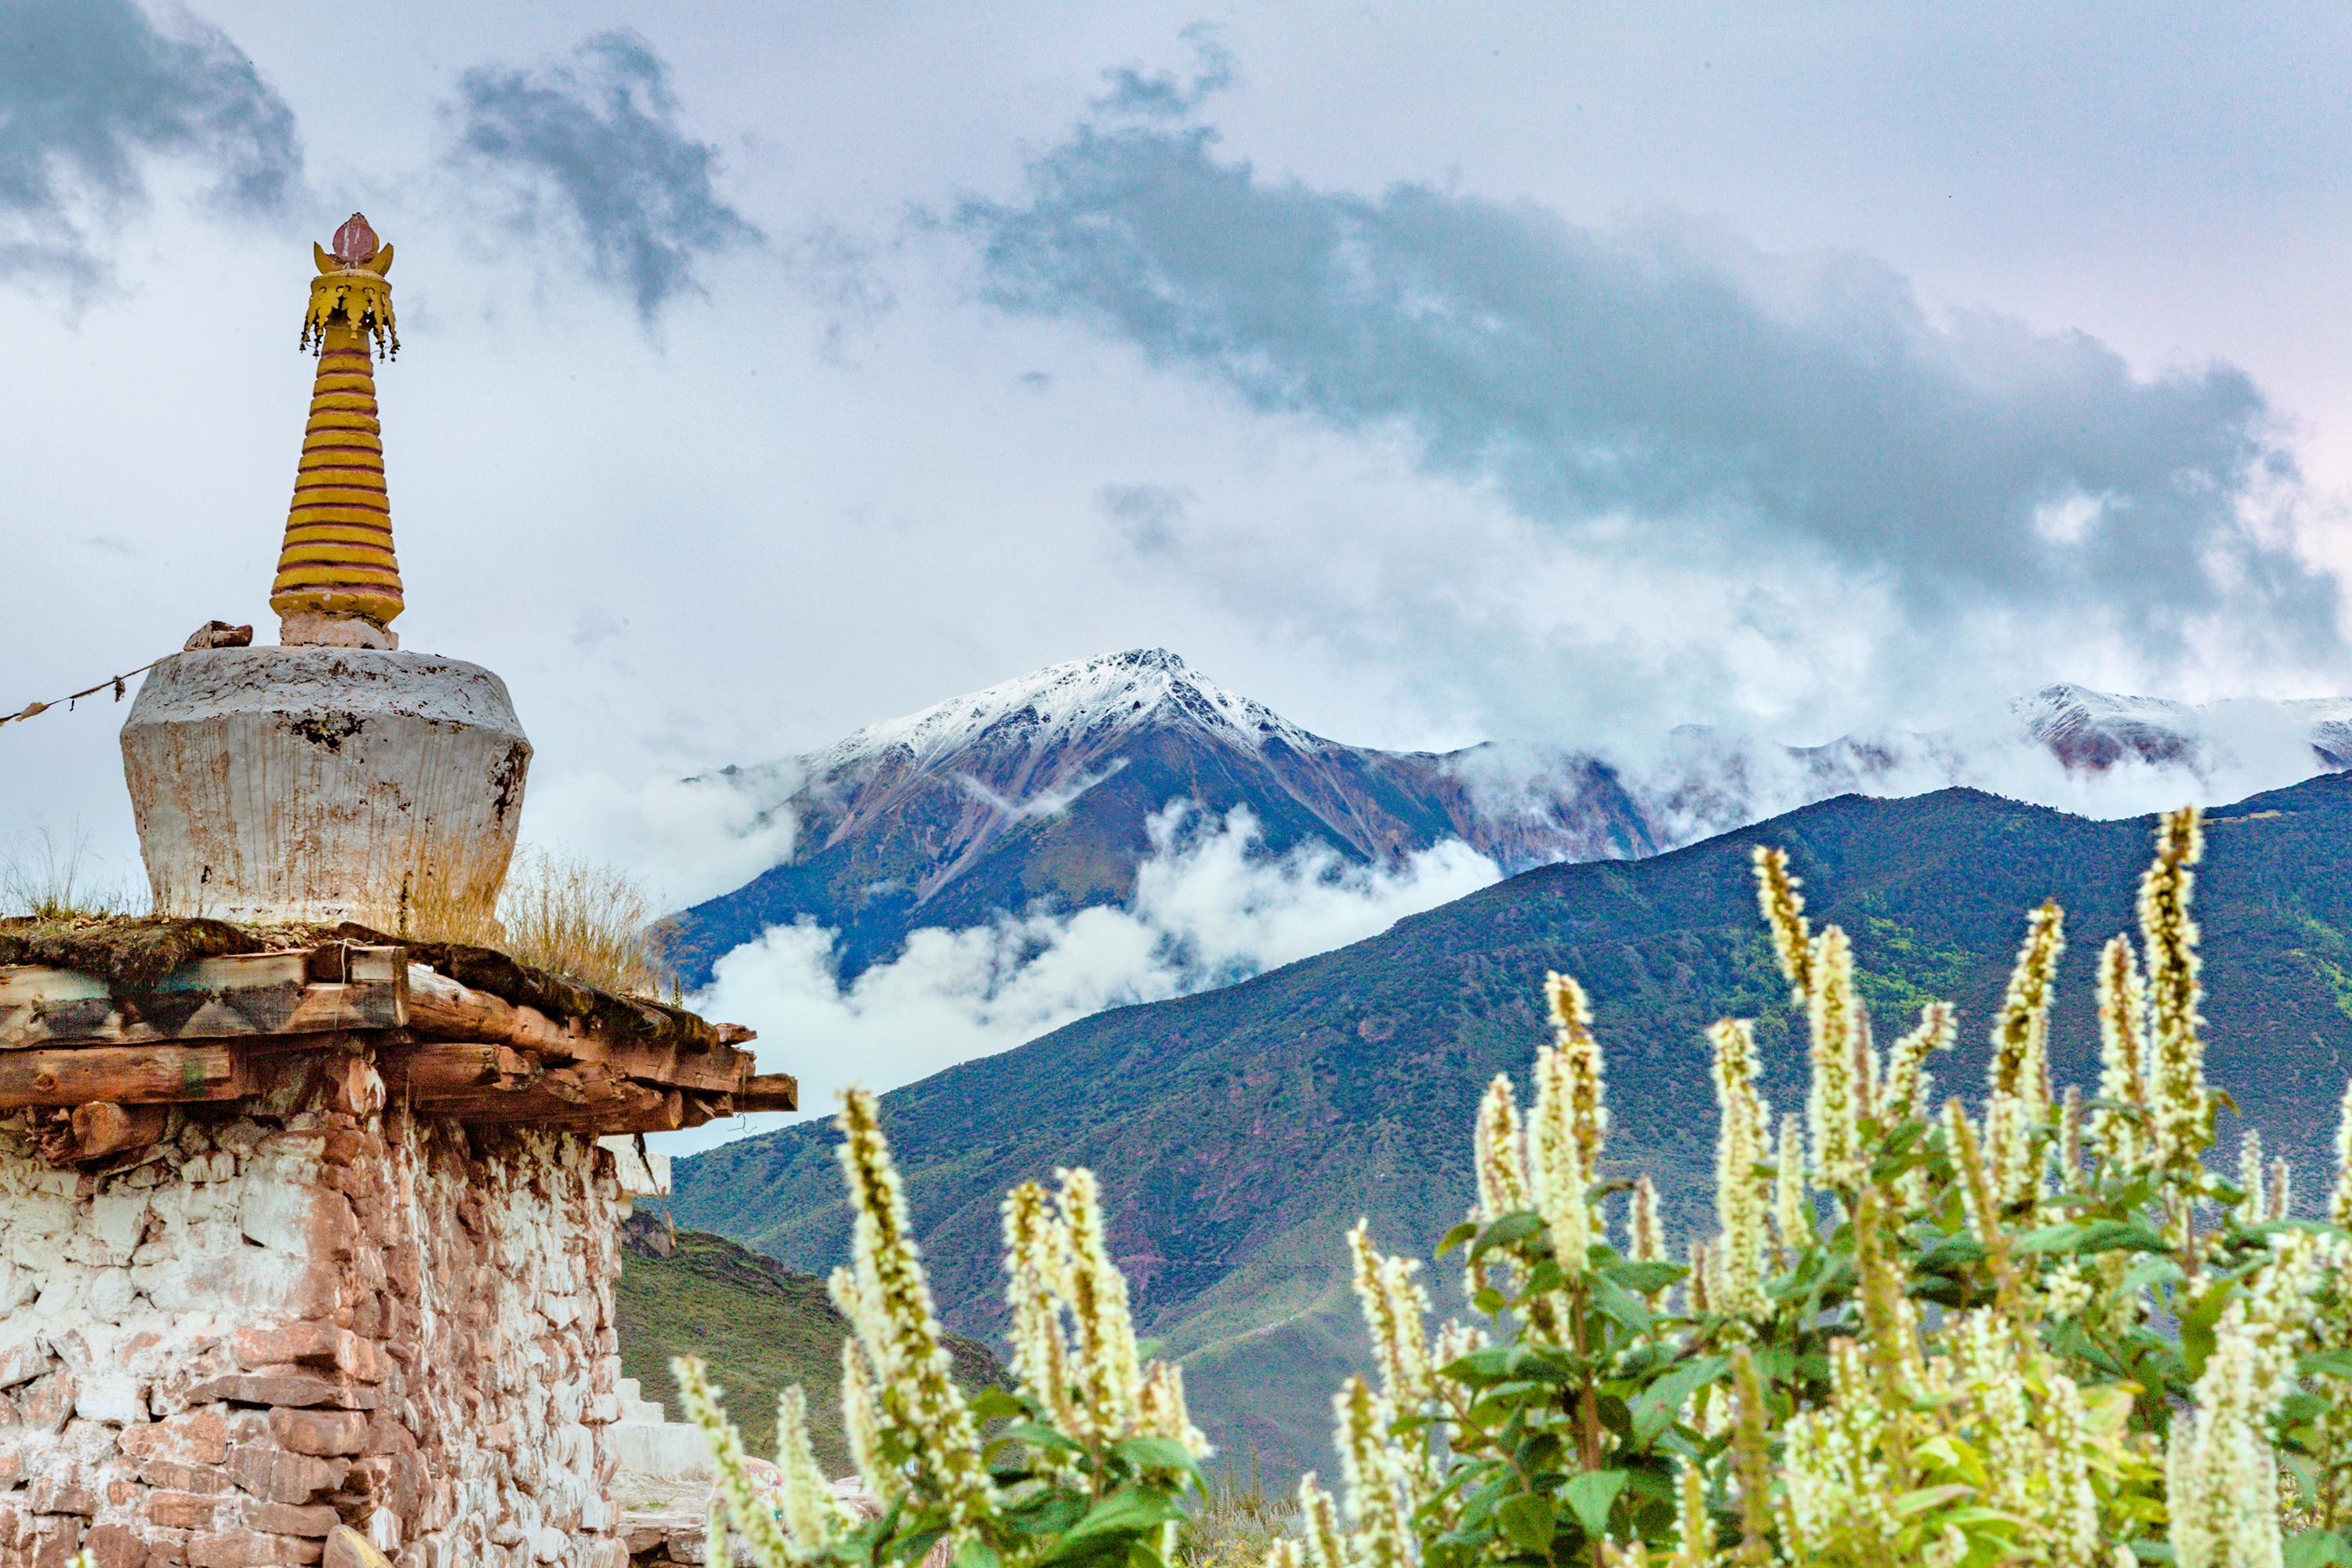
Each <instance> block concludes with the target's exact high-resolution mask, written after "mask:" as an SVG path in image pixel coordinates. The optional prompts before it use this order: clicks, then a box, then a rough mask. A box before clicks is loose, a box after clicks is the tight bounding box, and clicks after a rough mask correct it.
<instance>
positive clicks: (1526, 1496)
mask: <svg viewBox="0 0 2352 1568" xmlns="http://www.w3.org/2000/svg"><path fill="white" fill-rule="evenodd" d="M1495 1522H1496V1525H1497V1526H1499V1527H1500V1528H1501V1530H1502V1531H1503V1537H1504V1539H1505V1540H1507V1541H1508V1542H1510V1543H1511V1544H1512V1545H1514V1546H1516V1547H1517V1548H1518V1549H1519V1550H1520V1551H1522V1552H1536V1553H1538V1555H1542V1554H1548V1553H1549V1552H1550V1551H1551V1531H1552V1514H1551V1499H1549V1498H1548V1497H1546V1496H1544V1495H1543V1494H1542V1493H1541V1492H1520V1493H1519V1494H1518V1495H1517V1496H1516V1497H1511V1498H1507V1499H1505V1500H1504V1501H1503V1506H1502V1507H1500V1508H1498V1509H1496V1510H1495Z"/></svg>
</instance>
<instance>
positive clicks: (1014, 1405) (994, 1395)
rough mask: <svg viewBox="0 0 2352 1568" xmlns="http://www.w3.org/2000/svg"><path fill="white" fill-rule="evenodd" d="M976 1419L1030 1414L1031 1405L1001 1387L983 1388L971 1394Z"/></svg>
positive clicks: (973, 1416) (996, 1418)
mask: <svg viewBox="0 0 2352 1568" xmlns="http://www.w3.org/2000/svg"><path fill="white" fill-rule="evenodd" d="M971 1414H972V1419H974V1420H975V1421H982V1422H986V1421H1003V1420H1010V1419H1012V1418H1013V1417H1015V1416H1021V1415H1028V1414H1029V1407H1028V1406H1027V1405H1024V1404H1022V1403H1021V1401H1019V1400H1018V1399H1015V1398H1013V1395H1011V1394H1007V1393H1005V1392H1004V1390H1003V1389H1001V1388H983V1389H982V1390H981V1391H980V1392H979V1393H978V1394H973V1395H972V1396H971Z"/></svg>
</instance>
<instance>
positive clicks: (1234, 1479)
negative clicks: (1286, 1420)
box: [1176, 1451, 1298, 1568]
mask: <svg viewBox="0 0 2352 1568" xmlns="http://www.w3.org/2000/svg"><path fill="white" fill-rule="evenodd" d="M1297 1533H1298V1500H1297V1499H1296V1498H1293V1497H1290V1496H1288V1495H1287V1494H1286V1493H1282V1492H1276V1493H1275V1494H1273V1495H1272V1496H1268V1495H1267V1494H1266V1490H1265V1478H1264V1476H1263V1475H1262V1474H1261V1473H1260V1471H1259V1468H1258V1462H1257V1455H1256V1453H1255V1451H1253V1452H1252V1453H1251V1455H1250V1473H1249V1475H1248V1476H1247V1477H1246V1478H1244V1477H1242V1476H1240V1475H1237V1474H1236V1473H1235V1472H1234V1468H1233V1466H1232V1465H1231V1464H1228V1465H1227V1466H1226V1467H1225V1473H1224V1474H1223V1476H1221V1477H1219V1478H1217V1479H1215V1480H1213V1481H1212V1482H1210V1484H1209V1487H1208V1490H1207V1493H1206V1495H1205V1496H1204V1497H1202V1499H1201V1500H1200V1501H1199V1502H1198V1503H1197V1504H1195V1505H1194V1506H1193V1507H1192V1510H1191V1511H1189V1512H1188V1513H1186V1514H1185V1516H1184V1521H1183V1523H1182V1525H1181V1526H1180V1527H1179V1531H1178V1535H1177V1542H1176V1562H1177V1563H1178V1565H1179V1568H1259V1565H1260V1564H1262V1563H1265V1552H1266V1548H1267V1547H1268V1546H1270V1545H1272V1544H1273V1543H1274V1542H1276V1541H1277V1540H1279V1539H1281V1538H1283V1537H1285V1536H1291V1535H1296V1534H1297Z"/></svg>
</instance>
